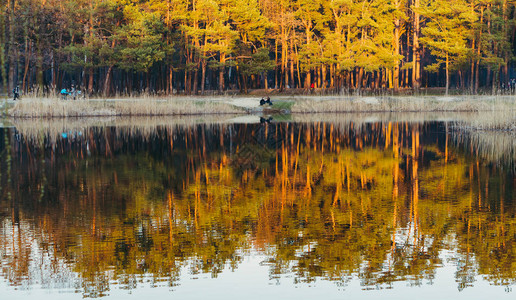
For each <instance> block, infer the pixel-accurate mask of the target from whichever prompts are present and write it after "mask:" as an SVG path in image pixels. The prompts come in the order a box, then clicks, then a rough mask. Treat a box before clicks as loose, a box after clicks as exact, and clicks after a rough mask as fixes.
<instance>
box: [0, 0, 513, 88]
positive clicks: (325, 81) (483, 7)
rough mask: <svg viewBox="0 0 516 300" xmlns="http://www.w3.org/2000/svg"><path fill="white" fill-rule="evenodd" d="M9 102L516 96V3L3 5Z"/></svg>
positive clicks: (360, 0) (63, 0)
mask: <svg viewBox="0 0 516 300" xmlns="http://www.w3.org/2000/svg"><path fill="white" fill-rule="evenodd" d="M0 2H1V3H0V5H1V7H3V9H2V10H1V11H0V26H1V28H0V47H1V49H0V50H1V51H0V66H1V67H2V68H1V69H2V70H1V71H0V77H1V82H2V87H3V91H4V93H6V94H10V92H11V91H12V90H13V89H14V88H16V86H19V89H20V90H21V91H22V93H25V94H26V93H33V94H35V95H52V93H56V91H59V90H60V89H63V88H70V87H72V86H75V87H77V88H78V89H81V90H83V91H84V92H85V93H87V94H89V95H103V96H113V95H142V94H147V95H169V94H188V95H192V94H201V95H202V94H215V93H228V92H234V93H247V92H248V91H249V90H250V89H265V90H266V91H267V90H269V89H275V90H277V91H279V92H289V91H291V92H296V91H297V92H299V93H302V92H307V91H310V90H311V91H312V92H313V91H314V90H316V91H317V92H321V93H323V92H325V93H335V94H337V93H348V92H361V91H366V90H367V91H380V92H381V91H398V90H409V91H418V90H419V89H422V88H439V90H440V91H445V93H448V91H449V90H450V89H454V90H457V91H460V92H462V93H468V94H478V93H505V92H513V90H514V86H515V84H516V81H515V80H514V79H513V76H514V75H516V74H514V70H513V66H514V48H515V47H514V45H515V43H514V42H515V41H514V40H515V32H516V26H515V22H514V17H515V6H516V1H514V0H454V1H447V0H0Z"/></svg>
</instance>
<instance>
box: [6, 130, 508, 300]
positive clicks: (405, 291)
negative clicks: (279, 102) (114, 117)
mask: <svg viewBox="0 0 516 300" xmlns="http://www.w3.org/2000/svg"><path fill="white" fill-rule="evenodd" d="M447 128H448V124H445V123H440V122H426V123H395V122H379V123H374V122H372V123H364V124H354V123H345V122H344V123H338V124H337V123H329V122H328V123H324V122H312V123H295V122H290V123H287V122H285V123H281V122H278V123H276V122H274V121H273V122H272V123H270V124H194V125H181V126H179V125H178V126H154V127H152V126H151V127H145V128H139V127H138V126H103V127H87V128H81V129H71V130H67V131H65V132H53V133H52V132H51V130H49V132H46V131H45V130H43V131H42V130H41V128H36V129H23V128H18V129H16V128H3V129H0V167H1V173H0V290H1V291H2V292H1V295H0V299H2V300H3V299H33V298H36V297H37V298H40V299H72V298H97V297H108V298H117V299H127V298H141V297H154V298H156V299H165V298H166V299H204V298H207V297H209V298H211V299H242V298H245V299H263V298H270V299H312V298H320V297H322V296H324V297H325V298H326V299H379V298H382V299H486V298H488V297H489V298H492V297H498V298H507V299H514V297H516V293H515V292H513V286H514V283H515V281H516V193H515V170H514V167H513V166H514V161H511V160H510V159H509V161H508V160H507V159H505V160H504V161H499V160H498V161H497V160H493V159H489V157H488V156H485V155H482V153H481V151H480V150H481V149H482V148H483V146H482V145H479V143H480V141H479V140H478V139H471V138H467V137H464V136H460V137H458V136H457V135H456V134H454V133H453V131H451V130H450V129H449V128H448V130H447ZM58 131H59V130H58ZM505 157H507V155H506V156H505ZM508 157H509V158H510V157H513V156H511V155H509V156H508Z"/></svg>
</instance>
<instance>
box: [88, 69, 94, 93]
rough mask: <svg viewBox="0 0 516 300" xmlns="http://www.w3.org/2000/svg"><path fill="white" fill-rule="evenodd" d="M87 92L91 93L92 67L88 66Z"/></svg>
mask: <svg viewBox="0 0 516 300" xmlns="http://www.w3.org/2000/svg"><path fill="white" fill-rule="evenodd" d="M88 94H89V95H90V96H91V95H92V94H93V68H91V67H90V68H88Z"/></svg>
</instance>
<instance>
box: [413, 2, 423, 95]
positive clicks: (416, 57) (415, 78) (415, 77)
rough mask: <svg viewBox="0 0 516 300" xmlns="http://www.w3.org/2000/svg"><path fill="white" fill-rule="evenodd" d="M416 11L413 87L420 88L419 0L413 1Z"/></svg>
mask: <svg viewBox="0 0 516 300" xmlns="http://www.w3.org/2000/svg"><path fill="white" fill-rule="evenodd" d="M412 5H413V8H414V9H413V11H414V20H413V21H414V26H413V31H414V32H413V40H412V88H414V89H416V90H418V89H419V88H420V87H421V78H420V76H421V75H420V73H421V71H420V66H421V63H420V59H421V58H420V53H419V24H420V17H419V12H418V10H419V0H414V2H413V4H412Z"/></svg>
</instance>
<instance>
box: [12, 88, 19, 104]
mask: <svg viewBox="0 0 516 300" xmlns="http://www.w3.org/2000/svg"><path fill="white" fill-rule="evenodd" d="M17 99H18V100H19V99H20V87H19V86H16V87H15V88H14V89H13V101H16V100H17Z"/></svg>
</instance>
